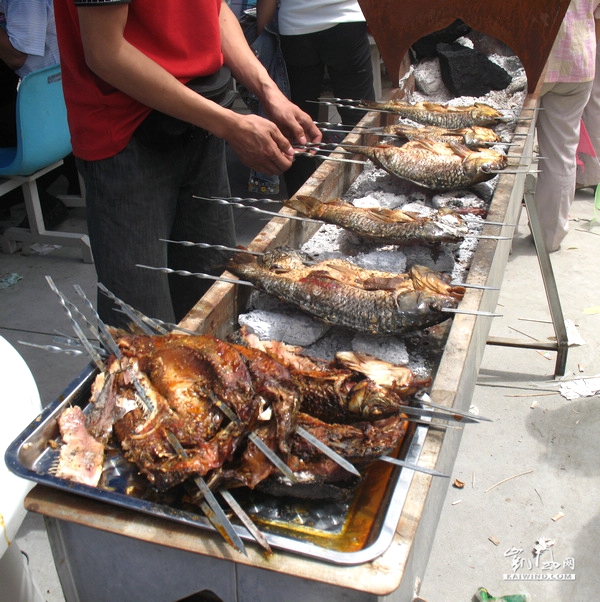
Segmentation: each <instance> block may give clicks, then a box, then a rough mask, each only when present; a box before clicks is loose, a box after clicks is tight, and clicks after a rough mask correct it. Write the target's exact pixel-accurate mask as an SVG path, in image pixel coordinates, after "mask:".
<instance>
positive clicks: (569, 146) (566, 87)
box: [535, 81, 592, 252]
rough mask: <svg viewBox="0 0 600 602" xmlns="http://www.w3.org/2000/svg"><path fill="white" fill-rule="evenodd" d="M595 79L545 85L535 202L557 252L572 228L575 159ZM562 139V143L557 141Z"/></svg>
mask: <svg viewBox="0 0 600 602" xmlns="http://www.w3.org/2000/svg"><path fill="white" fill-rule="evenodd" d="M591 89H592V82H591V81H590V82H583V83H570V82H564V83H562V82H559V83H546V84H544V85H543V86H542V90H541V97H540V108H541V110H540V112H539V113H538V119H537V135H538V145H539V152H540V156H541V157H544V160H543V167H542V172H541V173H540V174H539V175H538V181H537V185H536V189H535V204H536V207H537V210H538V213H539V217H540V222H541V225H542V230H543V234H544V241H545V243H546V247H547V249H548V251H550V252H552V251H556V250H558V248H559V247H560V243H561V241H562V240H563V238H564V237H565V236H566V235H567V232H568V231H569V210H570V209H571V204H572V203H573V199H574V195H575V175H576V170H577V163H576V160H575V157H576V153H577V146H578V144H579V124H580V121H581V114H582V112H583V109H584V107H585V105H586V103H587V101H588V99H589V97H590V91H591ZM556 140H560V141H561V142H560V144H556Z"/></svg>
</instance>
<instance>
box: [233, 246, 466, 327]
mask: <svg viewBox="0 0 600 602" xmlns="http://www.w3.org/2000/svg"><path fill="white" fill-rule="evenodd" d="M228 267H229V269H230V270H231V271H232V272H233V273H235V274H236V275H238V276H239V277H240V278H243V279H245V280H249V281H250V282H252V283H253V284H254V285H255V286H256V287H257V288H259V289H260V290H262V291H264V292H266V293H268V294H270V295H273V296H275V297H277V298H279V299H281V300H283V301H286V302H288V303H291V304H292V305H294V306H296V307H298V308H299V309H301V310H302V311H305V312H307V313H309V314H310V315H313V316H316V317H318V318H320V319H321V320H323V321H325V322H327V323H329V324H335V325H338V326H345V327H347V328H350V329H352V330H356V331H358V332H364V333H370V334H390V335H391V334H396V335H397V334H404V333H407V332H412V331H415V330H420V329H422V328H426V327H428V326H433V325H434V324H438V323H440V322H442V321H444V320H446V319H447V318H448V316H447V314H445V313H444V312H442V308H447V307H456V300H454V299H453V298H451V297H450V296H446V295H441V294H435V293H431V292H429V291H417V290H412V291H411V290H408V291H403V292H402V293H401V294H395V293H394V291H389V290H381V289H377V290H365V289H361V288H357V287H354V286H350V285H348V284H345V283H343V282H339V281H337V280H335V279H333V278H331V277H329V276H328V275H326V274H324V273H323V272H322V271H319V270H316V271H315V272H314V273H311V274H309V275H307V276H304V277H303V278H301V279H300V280H298V281H296V280H293V279H291V278H289V277H286V276H285V275H282V274H276V273H273V272H271V271H269V270H267V269H265V268H263V267H261V266H260V265H258V263H257V262H256V261H255V260H254V261H252V260H250V261H249V260H248V258H246V257H244V258H241V260H240V261H236V258H233V259H232V261H231V262H230V264H229V266H228Z"/></svg>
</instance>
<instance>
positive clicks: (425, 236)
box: [283, 195, 469, 245]
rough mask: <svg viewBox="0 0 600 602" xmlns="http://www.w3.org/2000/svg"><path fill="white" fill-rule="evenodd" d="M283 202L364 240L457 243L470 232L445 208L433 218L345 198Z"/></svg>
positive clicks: (303, 213)
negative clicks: (361, 206) (367, 205)
mask: <svg viewBox="0 0 600 602" xmlns="http://www.w3.org/2000/svg"><path fill="white" fill-rule="evenodd" d="M283 203H284V205H285V206H286V207H290V208H291V209H294V210H295V211H297V212H298V213H300V214H302V215H305V216H306V217H310V218H312V219H320V220H323V221H324V222H327V223H329V224H335V225H336V226H340V227H342V228H344V229H345V230H349V231H350V232H353V233H354V234H356V235H358V236H360V237H361V238H363V239H366V240H370V241H373V242H377V243H381V244H385V245H390V244H392V245H403V244H409V243H414V242H428V243H440V242H444V243H455V242H460V241H461V240H462V239H463V238H464V237H465V236H466V235H468V234H469V228H468V227H467V225H466V224H465V222H464V221H463V219H462V218H461V217H459V216H458V215H457V214H456V213H454V212H453V211H452V210H451V209H441V210H440V211H438V212H436V213H435V214H434V215H432V216H431V217H422V216H419V215H417V214H416V213H407V212H405V211H401V210H400V209H395V210H392V209H380V208H378V207H369V208H360V207H355V206H354V205H352V204H350V203H346V202H345V201H343V200H341V199H331V200H329V201H326V202H321V201H319V199H317V198H315V197H310V196H302V195H301V196H294V197H292V198H291V199H289V200H287V201H284V202H283Z"/></svg>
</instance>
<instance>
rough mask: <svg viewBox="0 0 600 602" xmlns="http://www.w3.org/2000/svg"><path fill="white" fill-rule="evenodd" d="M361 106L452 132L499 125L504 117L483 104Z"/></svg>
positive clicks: (393, 102) (397, 102)
mask: <svg viewBox="0 0 600 602" xmlns="http://www.w3.org/2000/svg"><path fill="white" fill-rule="evenodd" d="M361 106H363V107H365V108H371V109H378V110H383V111H390V112H392V113H396V114H397V115H399V116H400V117H404V118H406V119H411V120H412V121H416V122H417V123H422V124H424V125H435V126H439V127H444V128H448V129H452V130H457V129H460V128H465V127H469V126H473V125H478V126H490V125H497V124H498V119H500V118H501V117H502V113H500V112H499V111H497V110H496V109H494V108H492V107H490V106H489V105H486V104H483V103H475V104H473V105H469V106H464V107H452V106H448V105H443V104H438V103H434V102H417V103H415V104H410V103H408V102H405V101H401V100H390V101H387V102H377V101H362V102H361Z"/></svg>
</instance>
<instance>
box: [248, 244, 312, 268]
mask: <svg viewBox="0 0 600 602" xmlns="http://www.w3.org/2000/svg"><path fill="white" fill-rule="evenodd" d="M308 261H310V257H309V256H308V255H306V254H305V253H302V252H301V251H298V250H297V249H291V248H289V247H277V248H275V249H272V250H270V251H267V252H266V253H265V254H264V255H263V256H262V257H261V259H260V264H261V266H262V267H264V268H266V269H268V270H271V271H279V270H298V269H302V268H304V267H306V265H305V262H308Z"/></svg>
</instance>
